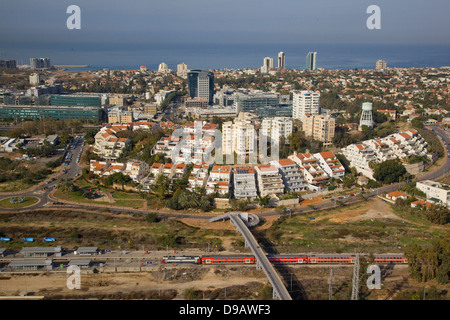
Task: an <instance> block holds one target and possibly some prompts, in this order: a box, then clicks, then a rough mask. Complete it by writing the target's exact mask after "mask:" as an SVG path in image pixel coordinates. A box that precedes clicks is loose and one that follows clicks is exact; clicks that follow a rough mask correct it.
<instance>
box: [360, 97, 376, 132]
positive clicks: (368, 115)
mask: <svg viewBox="0 0 450 320" xmlns="http://www.w3.org/2000/svg"><path fill="white" fill-rule="evenodd" d="M362 126H368V127H369V128H373V118H372V103H371V102H364V103H363V104H362V113H361V119H360V120H359V130H361V129H362Z"/></svg>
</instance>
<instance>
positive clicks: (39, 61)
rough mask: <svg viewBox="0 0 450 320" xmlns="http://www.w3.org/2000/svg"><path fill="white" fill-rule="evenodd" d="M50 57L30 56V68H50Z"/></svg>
mask: <svg viewBox="0 0 450 320" xmlns="http://www.w3.org/2000/svg"><path fill="white" fill-rule="evenodd" d="M50 67H51V64H50V59H49V58H30V68H31V69H47V68H50Z"/></svg>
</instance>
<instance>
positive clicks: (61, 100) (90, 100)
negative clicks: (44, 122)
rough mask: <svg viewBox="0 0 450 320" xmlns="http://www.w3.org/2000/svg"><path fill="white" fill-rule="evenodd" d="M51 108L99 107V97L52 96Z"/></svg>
mask: <svg viewBox="0 0 450 320" xmlns="http://www.w3.org/2000/svg"><path fill="white" fill-rule="evenodd" d="M50 104H51V105H52V106H67V107H71V106H77V107H100V106H101V97H100V96H85V95H69V94H68V95H52V96H50Z"/></svg>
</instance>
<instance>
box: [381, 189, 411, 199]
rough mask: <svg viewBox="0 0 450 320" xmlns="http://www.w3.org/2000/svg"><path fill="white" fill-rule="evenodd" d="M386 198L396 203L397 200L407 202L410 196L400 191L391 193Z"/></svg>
mask: <svg viewBox="0 0 450 320" xmlns="http://www.w3.org/2000/svg"><path fill="white" fill-rule="evenodd" d="M386 198H388V199H390V200H392V201H396V200H397V199H403V200H406V199H407V198H408V195H406V194H404V193H403V192H400V191H393V192H389V193H387V194H386Z"/></svg>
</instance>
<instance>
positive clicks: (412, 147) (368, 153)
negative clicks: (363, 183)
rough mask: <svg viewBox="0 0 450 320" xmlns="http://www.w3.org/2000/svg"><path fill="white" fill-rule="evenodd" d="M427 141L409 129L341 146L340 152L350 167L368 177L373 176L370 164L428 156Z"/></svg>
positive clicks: (429, 156)
mask: <svg viewBox="0 0 450 320" xmlns="http://www.w3.org/2000/svg"><path fill="white" fill-rule="evenodd" d="M426 146H427V143H426V142H425V140H424V139H423V138H422V137H421V136H420V135H419V134H418V132H417V130H415V129H411V130H408V131H405V132H401V133H395V134H391V135H389V136H387V137H385V138H379V139H371V140H365V141H362V142H360V143H355V144H352V145H349V146H347V147H345V148H343V149H342V150H341V151H340V152H341V153H342V154H343V155H344V156H345V157H346V158H347V160H348V161H350V167H355V168H356V170H357V171H358V172H359V173H361V174H363V175H365V176H366V177H368V178H370V179H374V178H373V169H372V167H371V165H370V163H371V162H373V163H380V162H383V161H386V160H393V159H400V160H402V159H406V158H408V157H411V156H420V157H428V158H430V159H431V157H432V155H429V154H428V151H427V149H426Z"/></svg>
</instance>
